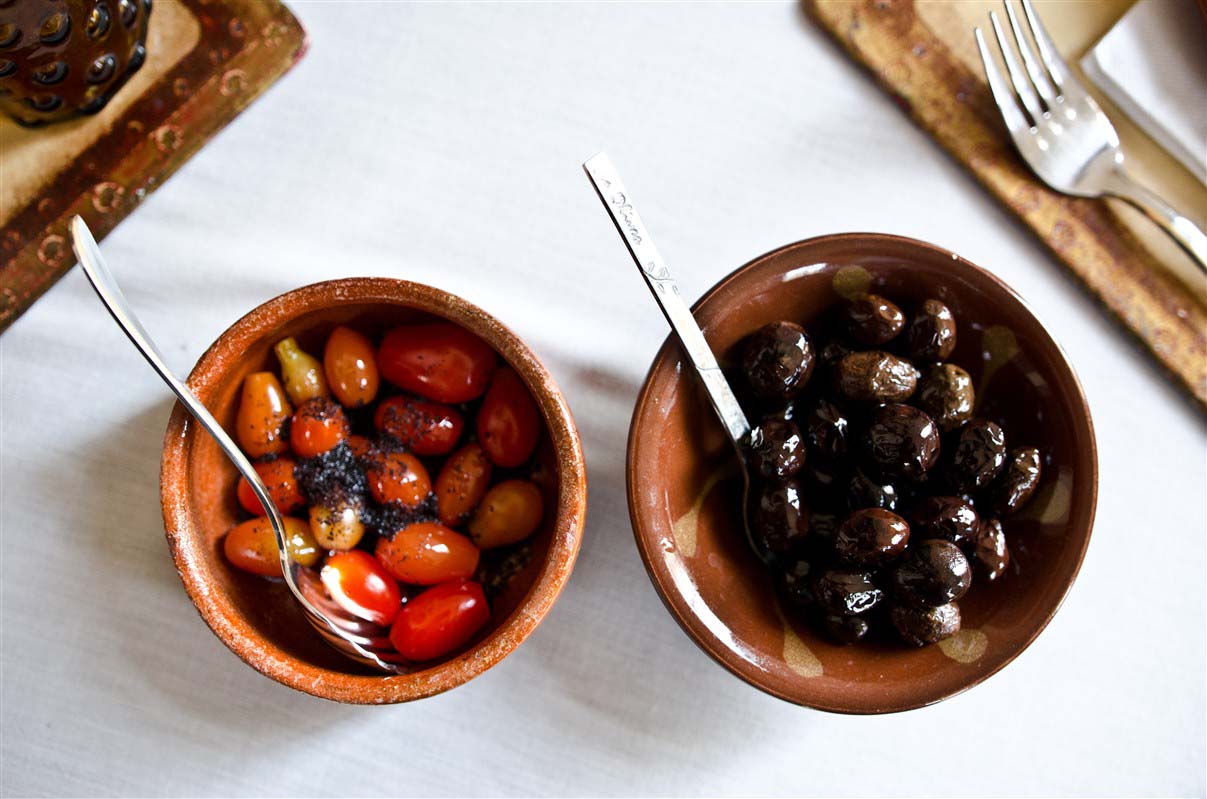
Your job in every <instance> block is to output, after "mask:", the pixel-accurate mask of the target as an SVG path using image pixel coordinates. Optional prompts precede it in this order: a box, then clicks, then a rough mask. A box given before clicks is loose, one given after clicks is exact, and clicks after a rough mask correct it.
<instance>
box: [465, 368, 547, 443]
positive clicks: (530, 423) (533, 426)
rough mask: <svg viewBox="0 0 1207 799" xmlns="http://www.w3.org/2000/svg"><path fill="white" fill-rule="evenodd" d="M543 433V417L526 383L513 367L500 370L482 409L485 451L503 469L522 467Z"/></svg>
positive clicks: (481, 433)
mask: <svg viewBox="0 0 1207 799" xmlns="http://www.w3.org/2000/svg"><path fill="white" fill-rule="evenodd" d="M540 434H541V414H540V411H538V410H537V407H536V403H535V402H534V401H533V399H532V395H531V394H529V393H528V389H527V388H526V387H525V386H524V381H522V380H520V376H519V375H517V374H516V373H515V370H513V369H511V368H509V367H503V368H501V369H499V370H498V371H497V372H495V376H494V379H493V380H491V381H490V389H489V390H488V391H487V392H486V399H484V400H482V407H481V408H480V409H479V410H478V438H479V439H480V440H481V442H482V448H483V449H484V450H486V454H487V455H488V456H489V457H490V459H491V460H492V461H494V462H495V463H496V464H498V465H499V466H519V465H520V464H521V463H523V462H524V461H526V460H528V458H529V457H530V456H531V455H532V451H533V450H534V449H536V442H537V438H538V437H539V436H540Z"/></svg>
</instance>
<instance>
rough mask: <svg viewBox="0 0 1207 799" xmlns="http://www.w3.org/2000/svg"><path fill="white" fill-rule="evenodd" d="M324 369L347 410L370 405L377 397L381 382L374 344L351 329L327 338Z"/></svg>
mask: <svg viewBox="0 0 1207 799" xmlns="http://www.w3.org/2000/svg"><path fill="white" fill-rule="evenodd" d="M323 368H324V370H325V371H326V372H327V382H328V383H330V384H331V390H332V391H333V392H335V398H336V399H338V400H339V401H340V402H342V403H343V404H344V405H345V406H346V407H349V408H358V407H360V406H362V405H368V404H369V403H370V402H372V401H373V398H374V397H376V396H377V387H378V385H379V384H380V382H381V380H380V378H379V377H378V375H377V356H376V355H375V354H374V352H373V344H372V343H371V342H370V341H369V339H368V338H366V337H365V336H364V335H363V334H361V333H358V332H356V331H355V330H353V329H351V328H349V327H337V328H335V330H332V331H331V336H330V337H329V338H328V339H327V350H326V352H324V353H323Z"/></svg>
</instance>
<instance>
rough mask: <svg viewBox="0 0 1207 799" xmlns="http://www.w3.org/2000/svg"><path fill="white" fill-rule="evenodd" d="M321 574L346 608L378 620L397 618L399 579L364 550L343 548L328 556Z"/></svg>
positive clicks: (365, 617)
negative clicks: (395, 578) (397, 581)
mask: <svg viewBox="0 0 1207 799" xmlns="http://www.w3.org/2000/svg"><path fill="white" fill-rule="evenodd" d="M319 577H320V578H321V579H322V581H323V586H324V587H325V588H326V589H327V593H328V594H330V595H331V598H332V599H334V600H335V601H336V602H338V603H339V604H340V605H341V606H342V607H343V608H344V610H346V611H348V612H349V613H352V614H355V615H357V616H359V617H360V618H362V619H367V620H368V621H371V622H373V623H374V624H389V623H390V622H392V621H394V617H395V616H397V615H398V611H399V609H400V608H401V607H402V592H400V591H399V590H398V583H396V582H394V578H393V577H391V576H390V575H389V574H387V573H386V570H385V569H383V568H382V567H381V564H380V563H378V562H377V560H376V559H374V557H373V556H372V555H370V554H369V553H368V552H365V551H363V550H360V549H354V550H352V551H351V552H339V553H337V554H335V555H332V556H331V557H329V558H327V562H326V563H324V564H323V570H322V571H321V572H319Z"/></svg>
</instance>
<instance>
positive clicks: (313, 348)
mask: <svg viewBox="0 0 1207 799" xmlns="http://www.w3.org/2000/svg"><path fill="white" fill-rule="evenodd" d="M188 383H189V387H190V388H191V389H192V390H193V391H194V393H196V395H197V396H198V397H199V398H200V399H201V401H202V402H204V403H205V405H206V407H208V408H209V409H210V410H211V411H212V412H213V413H214V415H215V416H216V417H217V418H218V419H219V421H221V422H222V423H223V425H224V426H225V427H226V429H227V431H228V432H229V433H231V434H232V436H233V437H234V438H235V440H236V441H237V442H238V443H239V445H240V447H241V448H242V449H243V451H244V452H245V453H246V454H247V455H248V456H249V457H250V458H251V459H252V461H253V463H254V465H255V467H256V470H257V472H258V473H259V474H260V476H261V477H262V478H263V480H264V482H265V484H266V485H267V486H268V488H269V491H270V493H271V494H272V496H273V499H274V501H275V502H276V504H277V505H278V507H279V508H280V509H281V511H282V513H284V514H285V516H286V526H287V530H288V533H289V536H288V539H289V550H290V556H291V557H293V558H294V559H295V560H296V561H297V562H299V563H300V564H302V565H303V566H306V567H307V568H312V569H314V570H315V572H316V573H317V574H318V575H319V576H320V578H321V580H320V582H321V585H322V586H323V588H324V590H326V591H327V592H328V594H329V596H330V597H331V598H332V599H333V600H335V601H337V602H339V603H340V604H341V605H342V606H343V607H344V608H345V610H347V611H349V612H350V613H353V614H355V615H358V616H360V617H362V618H364V619H365V620H367V621H369V622H372V623H374V624H378V625H380V626H381V628H382V630H383V632H386V631H388V635H389V639H390V641H391V643H392V645H393V646H394V648H395V649H396V650H397V652H398V653H399V654H400V655H401V656H402V657H403V658H404V659H405V661H406V663H407V664H408V665H407V672H406V673H404V674H396V675H395V674H384V673H382V672H379V671H373V670H371V669H369V668H368V667H365V666H362V665H360V664H358V663H356V662H355V661H352V660H349V659H348V658H347V657H345V656H344V655H341V654H340V653H338V652H337V651H336V650H334V649H332V648H331V647H330V646H329V645H327V644H326V643H325V642H324V641H323V640H322V638H320V637H319V635H318V634H317V633H316V632H315V631H314V629H313V628H312V627H311V626H310V624H309V623H308V622H307V620H306V618H305V616H304V615H303V612H302V610H301V609H300V607H299V606H298V605H297V603H296V601H295V600H294V598H293V596H292V595H291V594H290V592H289V590H288V588H287V587H286V585H285V583H284V581H283V580H282V579H281V574H280V562H279V558H278V555H277V550H276V544H275V539H274V538H273V535H272V531H271V528H270V527H269V525H268V522H267V519H266V518H265V516H264V509H263V508H262V507H260V503H259V502H258V501H257V500H256V498H255V496H254V495H253V494H252V493H251V490H250V487H249V486H248V485H247V483H246V481H244V480H242V478H240V477H239V475H238V473H237V472H236V470H235V468H234V466H233V465H232V464H231V463H230V462H229V461H228V460H227V459H226V457H225V456H224V455H223V454H222V452H221V450H220V449H219V448H218V446H217V444H216V443H215V442H214V441H213V440H212V439H211V438H210V437H209V436H208V435H207V434H206V433H205V431H204V430H203V429H202V428H201V427H200V426H199V425H198V424H197V423H196V422H195V421H194V420H193V419H192V418H191V417H190V416H189V415H188V414H187V412H185V410H184V409H183V408H182V407H180V406H179V405H177V407H176V408H175V409H173V412H172V416H171V419H170V420H169V422H168V429H167V434H166V436H165V440H164V451H163V461H162V468H161V493H162V501H163V514H164V525H165V528H166V531H167V538H168V543H169V545H170V547H171V551H172V556H173V558H174V559H175V562H176V568H177V570H178V571H179V573H180V576H181V579H182V580H183V582H184V586H185V588H186V590H187V591H188V593H189V596H190V597H191V598H192V600H193V602H194V604H195V605H196V606H197V609H198V610H199V611H200V613H201V616H202V617H203V618H204V619H205V621H206V623H207V624H208V625H209V626H210V628H211V629H212V630H213V631H214V633H215V634H216V635H217V636H218V637H219V638H220V639H221V640H222V642H223V643H225V644H226V645H227V646H228V647H229V648H230V649H231V650H232V651H233V652H234V653H235V654H236V655H238V656H239V657H240V658H242V659H243V660H244V661H246V662H247V663H248V664H249V665H251V666H252V667H254V668H255V669H257V670H258V671H260V672H262V673H263V674H265V675H267V676H268V677H271V678H272V679H274V680H276V681H278V682H280V683H283V684H285V685H288V686H290V687H292V688H296V689H298V690H300V691H305V692H306V693H309V694H313V695H315V696H319V697H323V698H326V699H332V700H336V701H340V702H350V703H360V704H383V703H391V702H406V701H410V700H413V699H420V698H423V697H426V696H431V695H433V694H436V693H440V692H442V691H446V690H448V689H450V688H453V687H456V686H457V685H460V684H462V683H464V682H466V681H468V680H470V679H472V678H473V677H475V676H477V675H478V674H481V673H482V672H483V671H485V670H487V669H489V668H490V667H491V666H493V665H495V664H496V663H498V662H499V661H500V660H501V659H502V658H503V657H505V656H506V655H507V654H508V653H510V652H511V651H512V650H513V649H515V648H516V647H517V646H518V645H519V644H520V642H521V641H523V640H524V639H525V638H526V637H527V636H528V635H529V634H530V633H531V632H532V631H533V629H535V627H536V626H537V624H539V623H540V621H541V619H542V618H544V616H545V614H546V613H548V611H549V609H550V607H552V605H553V602H554V601H555V600H556V599H557V596H558V594H559V593H560V592H561V590H562V588H563V587H564V586H565V584H566V581H567V579H568V578H569V576H570V572H571V569H572V568H573V565H574V560H575V556H576V555H577V552H578V547H579V543H580V541H581V537H582V528H583V518H584V515H585V512H586V472H585V467H584V462H583V455H582V448H581V444H580V442H579V437H578V432H577V430H576V429H575V426H574V421H573V419H572V417H571V415H570V411H569V408H568V407H567V406H566V403H565V401H564V399H563V398H562V395H561V393H560V392H559V391H558V388H557V386H556V385H555V384H554V382H553V379H552V378H551V377H550V375H549V373H548V372H546V371H545V369H544V367H543V366H542V365H541V364H540V362H539V361H538V360H537V358H536V356H535V355H534V354H533V353H532V351H531V350H529V349H528V347H527V346H525V345H524V343H523V342H522V341H520V339H519V338H518V337H516V335H515V334H514V333H512V332H511V331H510V330H508V329H507V328H506V327H504V326H503V325H502V324H501V323H499V322H498V321H497V320H495V319H494V318H493V317H491V316H489V315H488V314H486V313H485V312H484V311H482V310H481V309H479V308H477V307H476V306H474V305H471V304H470V303H468V302H466V301H464V300H462V299H460V298H458V297H455V296H453V295H451V294H448V293H446V292H443V291H440V290H438V289H434V288H431V287H428V286H423V285H419V284H416V283H409V282H406V281H401V280H392V279H386V278H351V279H347V280H336V281H330V282H326V283H318V284H315V285H312V286H306V287H304V288H301V289H297V290H296V291H292V292H289V293H288V294H284V295H282V296H280V297H277V298H276V299H274V300H270V301H269V302H267V303H265V304H264V305H261V306H260V307H259V308H256V309H255V310H254V311H252V312H251V313H249V314H248V315H247V316H245V317H243V318H242V319H240V320H239V321H238V322H236V323H235V324H234V325H232V326H231V328H230V329H228V330H227V331H226V332H225V333H223V334H222V336H221V337H220V338H219V339H218V341H217V342H215V343H214V344H213V346H211V347H210V348H209V350H208V351H207V352H206V353H205V354H204V355H203V356H202V357H201V359H200V361H198V363H197V365H196V367H195V368H194V369H193V371H192V373H191V374H190V376H189V380H188Z"/></svg>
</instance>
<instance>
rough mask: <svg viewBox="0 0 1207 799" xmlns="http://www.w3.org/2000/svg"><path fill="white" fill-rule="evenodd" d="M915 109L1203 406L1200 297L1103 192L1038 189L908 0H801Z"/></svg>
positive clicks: (973, 79) (979, 81)
mask: <svg viewBox="0 0 1207 799" xmlns="http://www.w3.org/2000/svg"><path fill="white" fill-rule="evenodd" d="M803 6H804V10H805V13H806V14H807V15H808V17H809V18H810V19H811V20H813V21H814V22H815V23H816V24H817V25H818V26H819V27H821V28H822V29H823V30H825V31H826V32H827V33H828V34H829V35H830V36H831V37H832V38H833V39H834V40H835V41H837V42H838V44H839V45H840V46H841V47H842V48H843V49H844V50H845V51H846V52H847V54H848V55H850V56H851V57H852V58H853V59H854V60H855V61H856V62H858V63H859V64H860V65H862V66H863V67H864V68H865V69H866V70H867V71H868V72H870V73H871V75H872V77H873V78H875V80H876V82H877V83H879V84H880V86H881V87H882V88H884V89H885V90H886V91H888V92H889V94H890V95H891V96H892V97H893V99H894V100H895V101H896V102H897V104H898V105H900V106H901V108H902V110H904V111H905V112H906V113H907V114H909V115H910V116H911V117H912V118H913V120H914V121H915V122H916V123H917V124H918V125H919V126H920V127H921V128H922V129H923V130H925V131H926V132H927V133H928V134H930V136H931V137H932V138H934V139H935V140H936V141H937V142H938V143H939V144H940V146H942V147H943V149H945V150H946V151H947V152H948V153H950V154H951V155H952V156H953V157H954V158H955V159H956V160H957V161H958V162H959V163H960V164H961V165H962V166H963V167H964V168H965V169H967V170H968V171H969V172H971V173H972V175H973V176H974V177H975V178H976V179H977V180H978V181H979V182H980V183H981V184H982V185H983V186H984V187H985V188H986V189H988V190H989V192H990V193H991V194H992V195H993V196H994V197H995V198H997V200H998V201H999V202H1001V203H1002V204H1003V205H1005V206H1006V208H1007V209H1008V210H1009V211H1010V212H1011V213H1013V214H1014V215H1015V216H1016V217H1018V218H1019V220H1020V221H1022V223H1023V224H1024V225H1026V226H1027V227H1028V228H1030V229H1031V231H1032V232H1033V233H1034V234H1035V235H1036V236H1038V237H1039V239H1040V241H1042V242H1043V244H1044V245H1045V246H1046V247H1047V248H1048V250H1050V251H1051V252H1052V254H1053V255H1054V256H1056V258H1057V260H1059V261H1060V262H1061V264H1063V265H1064V266H1065V268H1066V269H1068V271H1069V272H1071V273H1072V274H1073V276H1074V277H1076V278H1077V279H1078V280H1079V281H1080V282H1081V283H1082V284H1083V285H1084V286H1085V287H1086V288H1087V289H1088V290H1089V291H1090V293H1091V294H1092V295H1093V296H1094V298H1095V299H1096V300H1097V301H1098V302H1099V303H1100V304H1101V305H1102V306H1103V307H1105V308H1106V309H1107V310H1108V311H1109V312H1110V313H1111V315H1112V316H1114V317H1115V318H1116V319H1117V320H1118V321H1120V322H1121V323H1122V324H1123V325H1124V326H1125V327H1126V328H1127V329H1128V330H1129V331H1130V332H1131V333H1132V334H1134V336H1135V337H1136V338H1137V339H1138V340H1139V342H1140V343H1141V344H1142V345H1143V346H1144V347H1145V348H1146V349H1147V350H1148V351H1149V352H1150V353H1152V355H1153V356H1154V357H1155V359H1156V361H1157V363H1158V364H1159V365H1160V366H1161V367H1163V369H1164V370H1165V371H1166V372H1167V373H1168V374H1169V375H1170V376H1171V377H1173V378H1174V380H1175V382H1176V383H1177V384H1178V385H1179V387H1180V388H1182V389H1184V390H1185V391H1187V392H1189V394H1190V396H1191V397H1192V398H1193V399H1194V400H1196V401H1197V402H1198V405H1199V409H1200V410H1207V308H1204V307H1203V305H1202V304H1201V303H1200V302H1199V301H1198V300H1197V299H1196V298H1195V296H1194V295H1193V293H1192V292H1191V291H1190V290H1189V289H1188V288H1187V287H1186V286H1185V285H1184V284H1183V283H1181V282H1180V281H1179V280H1178V278H1177V277H1175V276H1174V275H1172V274H1171V273H1170V271H1169V270H1168V269H1167V268H1166V267H1165V266H1163V265H1162V264H1161V262H1160V261H1159V260H1157V259H1156V258H1155V257H1154V256H1153V255H1152V254H1151V253H1150V252H1149V251H1148V250H1147V249H1146V248H1145V247H1144V245H1143V244H1142V243H1141V242H1140V240H1139V239H1137V238H1136V236H1135V235H1134V234H1132V233H1131V232H1130V231H1128V230H1127V229H1126V228H1125V227H1124V226H1123V224H1122V223H1121V222H1119V220H1118V219H1117V218H1116V217H1115V216H1114V214H1113V212H1112V211H1111V210H1110V209H1109V207H1108V206H1107V204H1106V203H1105V202H1103V201H1101V200H1083V199H1077V198H1073V197H1067V196H1065V195H1062V194H1059V193H1057V192H1054V191H1052V190H1050V189H1048V188H1047V187H1046V186H1044V185H1043V184H1042V183H1040V182H1039V181H1038V179H1036V178H1035V177H1034V176H1033V175H1032V173H1031V172H1030V170H1029V169H1028V168H1027V167H1026V165H1025V164H1023V163H1022V161H1021V160H1020V159H1019V157H1018V156H1017V155H1016V154H1015V152H1014V149H1013V146H1012V145H1011V144H1010V142H1009V140H1008V139H1007V137H1006V136H1005V134H1004V132H1003V131H1002V127H1001V120H1000V117H999V115H998V112H997V108H996V106H994V105H993V100H992V97H991V96H990V94H989V87H988V85H987V84H986V83H985V81H984V79H983V78H982V76H980V75H977V74H973V73H972V72H971V71H970V70H969V69H968V68H967V67H966V66H965V65H964V64H963V62H961V61H960V60H959V59H958V58H957V57H956V56H955V54H954V53H952V52H951V50H950V48H948V47H947V45H946V44H945V43H944V42H943V41H942V40H941V39H939V38H938V37H937V36H936V35H935V34H934V33H933V32H932V31H931V29H930V28H928V27H927V26H926V24H925V23H924V22H923V20H922V19H921V18H920V17H919V15H918V14H917V13H916V11H915V8H914V2H913V0H803Z"/></svg>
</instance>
